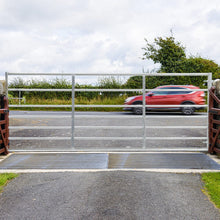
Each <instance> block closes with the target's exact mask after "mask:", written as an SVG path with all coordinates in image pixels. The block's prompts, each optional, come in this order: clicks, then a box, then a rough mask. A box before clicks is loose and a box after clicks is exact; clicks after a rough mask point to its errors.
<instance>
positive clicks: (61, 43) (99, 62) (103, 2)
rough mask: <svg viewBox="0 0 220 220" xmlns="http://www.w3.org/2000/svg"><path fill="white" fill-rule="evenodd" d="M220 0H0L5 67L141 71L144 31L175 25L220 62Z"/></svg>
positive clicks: (151, 33)
mask: <svg viewBox="0 0 220 220" xmlns="http://www.w3.org/2000/svg"><path fill="white" fill-rule="evenodd" d="M219 17H220V3H219V1H218V0H210V1H208V2H207V1H206V0H193V1H192V0H181V1H176V0H167V1H164V0H147V1H146V0H138V1H135V0H120V1H118V0H82V1H78V0H75V1H69V0H48V1H44V0H32V1H30V0H19V1H16V0H0V48H1V53H0V73H2V75H3V73H4V72H5V71H9V72H135V73H137V72H141V71H142V69H143V68H144V69H145V70H147V69H148V70H152V69H153V68H155V67H158V66H154V65H153V63H152V62H151V61H142V60H141V59H140V58H141V57H142V54H143V51H142V50H141V48H142V47H143V46H144V45H145V41H144V38H147V39H148V40H150V41H153V39H154V38H155V37H158V36H163V37H164V36H168V35H169V34H170V32H169V31H170V29H171V28H172V29H173V31H174V36H175V38H176V40H178V41H180V42H181V43H182V44H183V45H184V46H186V48H187V52H188V54H194V55H196V54H199V55H201V56H203V57H205V58H206V57H207V58H209V59H213V60H215V61H216V62H217V63H219V64H220V55H219V51H218V48H220V43H219V37H220V29H219V22H218V21H219Z"/></svg>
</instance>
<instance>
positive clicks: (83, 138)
mask: <svg viewBox="0 0 220 220" xmlns="http://www.w3.org/2000/svg"><path fill="white" fill-rule="evenodd" d="M10 75H11V76H15V75H16V76H25V75H29V76H30V75H31V76H39V75H42V76H71V77H72V89H39V88H32V89H26V88H8V91H9V92H10V91H18V92H19V93H21V92H72V104H71V105H46V104H45V105H43V104H40V105H32V104H31V105H28V104H21V103H19V105H9V107H15V108H16V107H18V108H27V107H31V108H42V107H45V108H72V113H70V114H69V115H59V116H57V115H46V114H43V115H35V114H27V115H16V116H15V115H10V119H42V120H43V119H56V118H57V117H59V119H65V118H66V119H67V118H69V119H71V121H70V122H71V125H65V126H47V125H45V126H43V125H42V126H37V125H35V126H34V125H33V126H10V127H9V128H10V130H12V131H13V130H16V131H17V130H38V129H42V130H43V129H45V130H61V129H72V131H71V137H61V136H60V137H56V136H52V137H51V136H50V137H42V136H40V137H33V136H32V137H10V138H9V140H12V141H37V140H40V141H48V140H51V141H56V140H57V141H59V140H61V141H63V140H69V141H71V146H72V148H71V150H72V151H76V148H75V144H74V142H75V140H79V141H80V140H81V141H86V140H88V141H89V140H90V141H102V140H103V141H105V140H106V141H115V140H121V141H130V140H138V141H143V144H142V147H141V149H142V150H144V149H146V140H149V141H151V140H164V141H170V140H177V141H178V140H179V141H185V140H186V141H187V140H200V141H203V143H207V148H206V150H207V149H208V140H207V138H208V136H205V137H204V135H203V136H202V137H200V136H197V137H190V136H187V137H186V136H180V137H177V136H173V137H172V136H171V137H168V136H164V135H163V134H162V133H161V137H160V136H159V137H158V136H147V135H148V133H147V132H146V131H147V130H146V129H157V130H158V131H161V130H162V129H207V128H208V126H199V125H197V126H196V125H195V126H176V125H173V126H168V125H167V126H156V125H154V126H150V125H147V120H148V119H164V118H165V119H167V120H169V119H184V120H190V119H193V118H194V119H195V118H198V119H207V122H208V115H207V114H202V115H190V116H183V115H169V114H168V115H157V116H155V115H150V114H149V115H148V114H147V115H146V108H166V107H167V108H182V107H183V105H147V104H146V103H145V101H144V96H143V104H138V105H129V107H133V108H134V107H141V108H142V109H143V111H142V112H143V113H142V115H140V116H138V115H137V116H134V115H129V114H128V115H107V114H106V115H105V114H103V115H83V114H77V115H76V114H75V108H103V107H105V108H115V107H118V108H124V107H125V105H102V104H100V105H99V104H97V105H84V104H76V103H75V101H74V100H75V92H100V93H101V92H121V93H126V92H136V93H139V94H142V95H143V94H146V92H149V91H191V92H196V91H203V92H206V93H207V95H208V99H209V88H210V87H211V86H210V85H211V73H181V74H180V73H113V74H107V73H91V74H88V73H62V74H61V73H6V85H7V86H8V76H10ZM76 76H129V77H130V76H141V77H142V85H143V86H142V88H141V89H102V88H94V89H87V88H85V89H82V88H75V77H76ZM151 76H207V79H208V80H207V82H208V86H207V89H148V88H145V87H146V86H145V77H151ZM208 101H209V100H208ZM208 103H209V102H208ZM184 107H195V108H197V107H198V108H200V107H203V108H207V107H208V104H205V105H193V104H187V105H184ZM212 110H213V111H214V110H215V109H212ZM82 118H83V119H129V120H132V119H141V120H142V125H138V126H137V125H129V126H105V125H96V126H91V125H89V126H80V125H76V123H75V120H77V119H82ZM84 128H86V129H96V130H97V129H112V130H120V129H121V130H126V129H128V130H132V129H142V131H143V133H142V132H140V136H132V135H131V136H129V137H125V136H120V137H117V136H116V137H115V136H114V137H112V136H110V134H109V137H108V136H103V137H102V135H99V136H96V137H94V136H91V137H90V135H88V137H86V136H76V135H75V131H76V129H84ZM212 131H213V132H214V133H218V131H216V130H215V129H214V128H213V129H212ZM208 132H209V130H208V129H207V134H208ZM26 136H28V135H26ZM189 149H190V150H192V151H197V150H198V149H205V148H187V150H189ZM83 150H84V149H83ZM148 150H149V149H148ZM157 150H158V149H157ZM171 150H174V148H172V149H171ZM175 150H176V148H175ZM178 150H179V149H178ZM185 150H186V149H185ZM13 151H16V150H13ZM18 151H19V150H18Z"/></svg>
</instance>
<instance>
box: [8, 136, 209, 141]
mask: <svg viewBox="0 0 220 220" xmlns="http://www.w3.org/2000/svg"><path fill="white" fill-rule="evenodd" d="M74 139H75V140H143V137H74ZM145 139H146V140H207V137H185V136H184V137H145ZM9 140H71V137H10V138H9Z"/></svg>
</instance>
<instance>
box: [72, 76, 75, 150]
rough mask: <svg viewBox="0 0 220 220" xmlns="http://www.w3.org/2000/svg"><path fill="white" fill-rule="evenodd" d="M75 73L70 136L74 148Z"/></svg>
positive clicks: (73, 77)
mask: <svg viewBox="0 0 220 220" xmlns="http://www.w3.org/2000/svg"><path fill="white" fill-rule="evenodd" d="M74 116H75V75H72V136H71V142H72V143H71V146H72V149H73V148H74V126H75V123H74V120H75V117H74Z"/></svg>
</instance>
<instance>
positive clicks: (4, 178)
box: [0, 173, 18, 192]
mask: <svg viewBox="0 0 220 220" xmlns="http://www.w3.org/2000/svg"><path fill="white" fill-rule="evenodd" d="M17 176H18V174H15V173H2V174H0V192H1V191H2V190H3V187H4V186H5V185H6V184H7V183H8V182H9V181H10V180H12V179H14V178H15V177H17Z"/></svg>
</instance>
